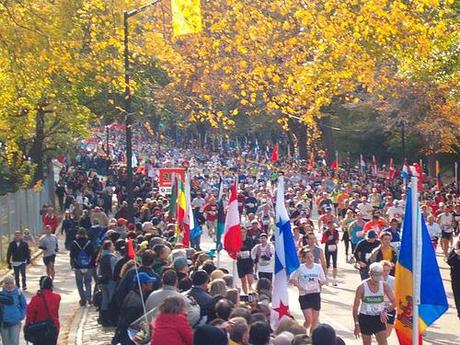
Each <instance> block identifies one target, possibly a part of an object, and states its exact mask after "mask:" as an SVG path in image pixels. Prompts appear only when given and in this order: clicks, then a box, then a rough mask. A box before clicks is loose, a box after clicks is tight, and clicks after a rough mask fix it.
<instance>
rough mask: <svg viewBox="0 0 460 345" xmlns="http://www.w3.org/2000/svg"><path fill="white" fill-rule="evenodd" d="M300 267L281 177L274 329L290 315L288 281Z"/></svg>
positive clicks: (276, 237)
mask: <svg viewBox="0 0 460 345" xmlns="http://www.w3.org/2000/svg"><path fill="white" fill-rule="evenodd" d="M299 266H300V263H299V258H298V256H297V252H296V247H295V243H294V238H293V236H292V231H291V223H290V221H289V216H288V213H287V210H286V205H285V203H284V176H280V177H279V178H278V188H277V191H276V229H275V279H274V281H273V295H272V309H273V310H272V314H271V325H272V327H275V326H276V325H277V324H278V323H279V321H280V319H281V318H282V317H283V316H284V315H287V316H289V315H290V312H289V295H288V280H289V276H290V275H291V274H292V272H294V271H295V270H297V268H299ZM274 329H275V328H274Z"/></svg>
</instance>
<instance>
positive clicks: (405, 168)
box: [401, 162, 410, 183]
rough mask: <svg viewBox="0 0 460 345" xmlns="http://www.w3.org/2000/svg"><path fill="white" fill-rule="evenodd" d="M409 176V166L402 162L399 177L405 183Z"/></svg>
mask: <svg viewBox="0 0 460 345" xmlns="http://www.w3.org/2000/svg"><path fill="white" fill-rule="evenodd" d="M409 176H410V174H409V166H408V165H407V162H404V164H403V167H402V170H401V177H402V178H403V180H404V181H405V182H406V183H407V181H408V180H409Z"/></svg>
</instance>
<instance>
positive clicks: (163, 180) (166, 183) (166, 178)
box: [159, 168, 185, 187]
mask: <svg viewBox="0 0 460 345" xmlns="http://www.w3.org/2000/svg"><path fill="white" fill-rule="evenodd" d="M159 174H160V179H159V180H160V187H171V181H172V176H173V174H176V175H179V176H180V177H181V179H182V181H185V168H162V169H159Z"/></svg>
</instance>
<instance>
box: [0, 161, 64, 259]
mask: <svg viewBox="0 0 460 345" xmlns="http://www.w3.org/2000/svg"><path fill="white" fill-rule="evenodd" d="M54 190H55V184H54V174H53V171H52V169H50V172H49V173H48V176H47V177H46V179H45V180H44V181H43V187H42V189H41V190H40V191H39V192H36V191H34V190H33V189H25V190H19V191H17V192H15V193H8V194H5V195H0V261H4V260H5V259H6V251H7V248H8V244H9V243H10V242H11V241H12V240H13V237H14V232H15V231H17V230H24V229H29V231H30V234H31V235H32V236H33V238H35V239H37V237H38V236H39V234H40V233H41V232H42V228H43V225H42V218H41V215H40V210H41V208H42V206H43V205H44V204H48V205H50V204H51V205H54Z"/></svg>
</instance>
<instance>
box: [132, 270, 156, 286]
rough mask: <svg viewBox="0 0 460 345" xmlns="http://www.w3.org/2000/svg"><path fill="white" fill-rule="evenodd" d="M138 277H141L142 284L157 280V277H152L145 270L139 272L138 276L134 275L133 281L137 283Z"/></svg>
mask: <svg viewBox="0 0 460 345" xmlns="http://www.w3.org/2000/svg"><path fill="white" fill-rule="evenodd" d="M137 277H139V282H140V283H141V284H146V283H152V284H153V283H155V282H156V281H157V278H156V277H152V276H151V275H149V274H148V273H145V272H139V274H138V276H134V278H133V282H134V283H137Z"/></svg>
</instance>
